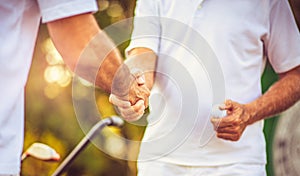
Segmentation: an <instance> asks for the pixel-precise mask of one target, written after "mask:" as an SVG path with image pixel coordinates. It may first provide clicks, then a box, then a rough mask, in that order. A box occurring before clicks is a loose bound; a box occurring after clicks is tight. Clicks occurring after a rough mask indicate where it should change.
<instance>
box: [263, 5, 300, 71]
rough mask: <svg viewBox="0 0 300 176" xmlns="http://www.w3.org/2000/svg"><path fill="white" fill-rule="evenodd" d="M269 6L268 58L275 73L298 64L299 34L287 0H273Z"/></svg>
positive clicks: (299, 63) (266, 42)
mask: <svg viewBox="0 0 300 176" xmlns="http://www.w3.org/2000/svg"><path fill="white" fill-rule="evenodd" d="M272 2H273V4H272V5H271V7H270V16H269V34H268V36H267V37H266V41H265V44H266V48H265V49H266V52H267V56H268V59H269V61H270V63H271V65H272V66H273V68H274V70H275V71H276V72H277V73H283V72H286V71H289V70H291V69H293V68H295V67H297V66H298V65H300V34H299V30H298V28H297V25H296V22H295V18H294V16H293V14H292V11H291V9H290V6H289V4H288V1H287V0H275V1H272Z"/></svg>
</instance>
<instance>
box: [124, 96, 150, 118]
mask: <svg viewBox="0 0 300 176" xmlns="http://www.w3.org/2000/svg"><path fill="white" fill-rule="evenodd" d="M141 110H145V106H144V101H143V100H139V101H138V102H137V103H136V104H135V105H132V106H130V107H125V108H122V107H119V111H120V112H121V113H122V114H123V115H125V116H127V115H132V114H134V113H137V112H140V111H141Z"/></svg>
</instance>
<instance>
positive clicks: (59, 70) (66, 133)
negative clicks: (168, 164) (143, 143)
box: [22, 0, 300, 176]
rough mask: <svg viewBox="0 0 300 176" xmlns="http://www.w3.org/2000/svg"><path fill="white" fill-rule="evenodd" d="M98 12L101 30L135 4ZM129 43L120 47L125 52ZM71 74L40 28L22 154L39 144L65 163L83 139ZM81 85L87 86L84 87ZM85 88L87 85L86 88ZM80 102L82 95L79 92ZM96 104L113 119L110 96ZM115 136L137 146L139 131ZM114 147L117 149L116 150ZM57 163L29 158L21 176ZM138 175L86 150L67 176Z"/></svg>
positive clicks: (104, 6) (99, 95) (269, 131)
mask: <svg viewBox="0 0 300 176" xmlns="http://www.w3.org/2000/svg"><path fill="white" fill-rule="evenodd" d="M97 2H98V4H99V11H98V12H97V13H95V14H94V15H95V17H96V19H97V21H98V23H99V25H100V27H101V28H105V27H106V26H109V25H110V24H113V23H115V22H118V21H120V20H123V19H125V18H128V17H131V16H133V10H134V7H135V1H134V0H118V1H117V0H114V1H112V0H110V1H107V0H98V1H97ZM291 5H292V7H293V10H294V12H295V15H296V16H297V17H300V16H299V15H300V7H299V6H300V3H299V0H294V1H291ZM127 44H128V43H124V44H122V45H120V46H119V49H120V50H121V51H123V50H124V48H125V47H126V45H127ZM262 80H263V81H262V83H263V90H264V91H265V90H267V88H268V87H269V86H270V85H271V84H272V83H273V82H274V81H276V80H277V77H276V75H275V74H274V72H273V70H272V68H271V67H270V65H267V67H266V70H265V72H264V75H263V79H262ZM71 81H72V73H71V72H70V71H69V70H68V69H67V68H66V66H65V65H64V63H63V61H62V59H61V57H60V55H59V54H58V53H57V51H56V50H55V48H54V46H53V44H52V42H51V40H50V39H49V35H48V32H47V29H46V26H45V25H41V27H40V30H39V35H38V39H37V45H36V48H35V53H34V58H33V62H32V67H31V71H30V75H29V80H28V83H27V86H26V127H25V144H24V150H25V149H26V148H27V147H28V146H30V145H31V144H32V143H34V142H43V143H46V144H49V145H50V146H53V147H54V148H55V149H56V150H57V151H58V153H60V154H61V156H62V158H64V157H65V156H66V155H67V154H68V153H69V152H70V151H71V150H72V149H73V147H74V146H75V145H76V144H77V143H78V142H79V141H80V139H81V138H82V137H83V136H84V134H83V132H82V130H81V129H80V127H79V125H78V122H77V119H76V116H75V112H74V109H73V104H72V88H71V86H72V84H71ZM82 84H83V85H86V83H85V82H84V81H82ZM87 86H89V85H87ZM82 93H83V96H84V90H82ZM96 99H97V103H98V105H100V104H101V107H102V108H101V109H99V111H100V113H101V114H102V116H108V115H113V114H115V112H114V109H113V107H112V106H111V105H110V104H109V103H108V95H107V94H105V93H103V92H101V91H100V90H97V92H96ZM277 118H278V117H275V118H272V119H269V120H266V123H265V129H264V131H265V135H266V138H267V147H268V165H267V170H268V175H269V176H272V175H274V174H273V171H272V164H271V162H272V157H271V152H272V149H271V146H272V145H271V144H272V140H273V132H274V129H275V125H276V121H277ZM112 130H113V131H114V132H115V133H119V134H121V133H122V135H124V136H126V137H127V138H129V139H134V140H140V139H141V137H142V135H143V130H144V129H143V128H142V127H137V126H133V125H129V124H126V126H125V127H124V128H123V129H122V131H120V130H118V129H112ZM115 145H118V144H115ZM124 145H125V146H123V147H119V148H117V150H119V151H117V152H129V153H132V154H136V153H137V152H138V149H136V148H134V149H133V148H130V147H128V146H127V147H126V144H124ZM57 166H58V163H54V162H41V161H38V160H36V159H34V158H28V159H26V161H25V162H24V163H23V165H22V175H24V176H37V175H39V176H40V175H50V173H52V172H53V171H54V170H55V168H56V167H57ZM135 174H136V163H135V162H127V161H123V160H118V159H114V158H112V157H110V156H108V155H106V154H104V153H103V152H101V151H100V150H99V149H98V148H96V147H95V146H93V145H90V146H89V147H88V148H87V149H86V150H84V151H83V153H82V154H80V155H79V157H78V158H76V160H75V161H74V163H73V164H72V165H71V167H70V168H69V170H68V171H67V173H66V174H65V175H70V176H83V175H85V176H88V175H99V176H100V175H101V176H106V175H107V176H133V175H135Z"/></svg>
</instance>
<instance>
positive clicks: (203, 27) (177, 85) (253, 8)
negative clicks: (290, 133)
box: [110, 0, 300, 176]
mask: <svg viewBox="0 0 300 176" xmlns="http://www.w3.org/2000/svg"><path fill="white" fill-rule="evenodd" d="M127 51H128V55H129V60H128V61H127V63H128V65H130V64H132V65H134V66H135V67H139V68H140V69H142V70H144V71H145V72H146V73H145V77H146V84H147V86H148V87H149V88H152V83H153V79H154V77H155V83H154V85H153V88H152V92H151V96H150V99H149V105H150V110H151V111H150V114H149V117H148V122H149V124H148V126H147V128H146V131H145V134H144V138H143V141H142V143H141V149H140V155H139V162H138V173H139V175H141V176H147V175H172V176H174V175H205V176H212V175H222V176H223V175H224V176H225V175H228V176H229V175H230V176H233V175H236V176H250V175H256V176H264V175H265V174H266V173H265V164H266V151H265V139H264V136H263V131H262V130H263V119H266V118H268V117H271V116H273V115H275V114H278V113H280V112H282V111H284V110H285V109H287V108H288V107H290V106H292V105H293V104H294V103H295V102H297V101H298V100H299V99H300V66H299V65H300V35H299V31H298V28H297V26H296V23H295V20H294V18H293V15H292V13H291V9H290V7H289V4H288V2H287V1H286V0H265V1H261V0H251V1H250V0H249V1H231V0H224V1H217V0H196V1H180V0H173V1H167V0H162V1H161V0H138V1H137V6H136V11H135V22H134V30H133V34H132V41H131V44H130V45H129V47H128V49H127ZM199 53H200V54H199ZM201 55H203V57H202V58H201ZM156 58H157V59H156ZM197 58H200V60H199V59H197ZM266 58H267V59H268V60H269V62H270V63H271V65H272V66H273V68H274V70H275V71H276V72H277V73H278V74H279V78H280V79H279V80H278V81H277V82H276V83H275V84H274V85H273V86H272V87H271V88H270V89H269V90H268V91H267V92H266V93H265V94H263V95H262V94H261V74H262V71H263V69H264V66H265V61H266ZM215 60H217V61H218V63H219V65H218V64H214V63H213V62H214V61H215ZM199 62H200V63H199ZM201 63H202V64H201ZM207 63H208V64H207ZM149 64H150V65H152V68H153V67H154V66H155V64H156V70H155V71H156V74H155V75H154V74H153V73H152V72H151V71H154V69H152V70H151V69H150V70H149V69H145V68H149V67H151V66H146V65H149ZM137 65H138V66H137ZM214 66H215V70H213V68H214ZM219 66H220V67H219ZM219 68H220V69H221V72H222V75H219V77H214V72H219V71H220V70H218V69H219ZM221 77H224V84H222V78H221ZM214 78H217V79H219V80H218V81H220V83H221V84H215V85H214V84H213V82H216V81H215V80H214ZM216 85H217V88H216ZM218 85H219V87H218ZM223 87H224V89H223ZM218 88H219V89H218ZM215 90H217V91H215ZM222 91H224V94H223V96H224V98H225V99H227V100H226V101H225V103H224V104H225V105H224V106H222V107H220V109H222V110H226V112H227V115H226V117H224V118H222V119H218V118H211V113H210V112H211V109H212V106H213V105H214V104H215V103H218V102H216V101H215V99H214V96H215V95H218V94H219V93H221V94H222ZM221 97H222V95H221ZM110 101H111V102H112V103H113V104H115V105H117V106H118V108H119V110H120V113H121V115H122V116H123V117H124V118H125V119H126V120H128V121H135V120H137V119H139V118H140V117H141V115H142V112H143V109H144V108H145V107H144V105H143V104H144V103H143V101H142V100H140V104H136V105H133V106H128V103H127V104H125V103H126V101H122V100H120V99H119V98H118V96H116V95H113V94H112V95H111V96H110ZM219 103H221V102H219ZM208 121H211V123H206V122H208ZM212 129H214V130H215V134H214V135H213V136H211V135H210V134H211V131H212Z"/></svg>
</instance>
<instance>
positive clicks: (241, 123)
mask: <svg viewBox="0 0 300 176" xmlns="http://www.w3.org/2000/svg"><path fill="white" fill-rule="evenodd" d="M220 110H226V111H227V116H226V117H223V118H214V117H212V118H211V122H212V124H213V125H214V129H215V131H216V133H217V134H216V135H217V137H218V138H221V139H225V140H230V141H238V140H239V139H240V138H241V136H242V134H243V132H244V130H245V128H246V127H247V126H248V125H249V124H251V123H250V119H251V110H249V109H248V108H247V107H246V105H243V104H239V103H237V102H234V101H232V100H226V101H225V106H224V107H220Z"/></svg>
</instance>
